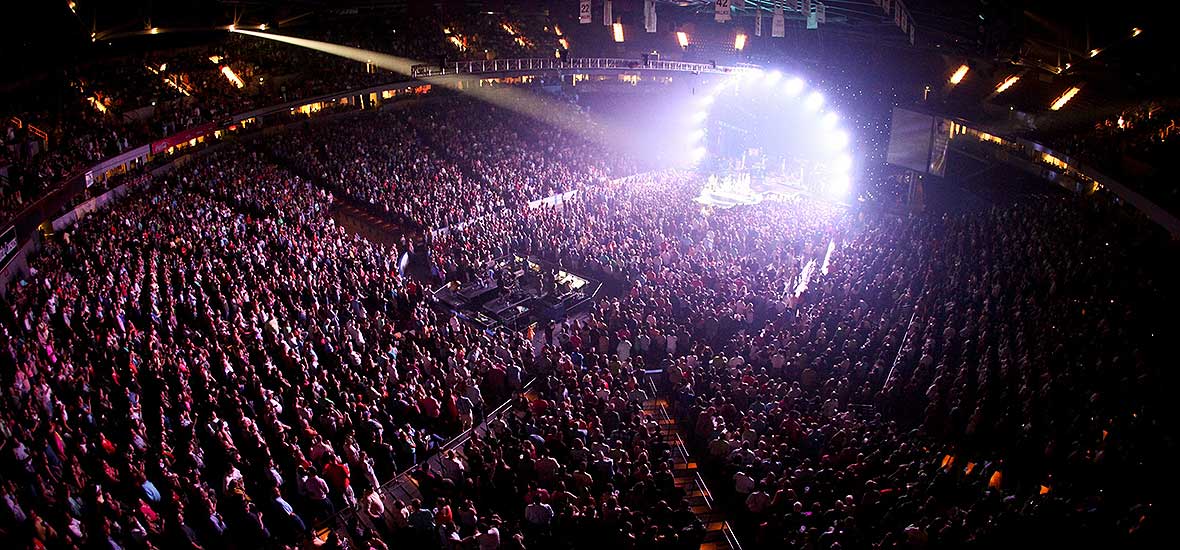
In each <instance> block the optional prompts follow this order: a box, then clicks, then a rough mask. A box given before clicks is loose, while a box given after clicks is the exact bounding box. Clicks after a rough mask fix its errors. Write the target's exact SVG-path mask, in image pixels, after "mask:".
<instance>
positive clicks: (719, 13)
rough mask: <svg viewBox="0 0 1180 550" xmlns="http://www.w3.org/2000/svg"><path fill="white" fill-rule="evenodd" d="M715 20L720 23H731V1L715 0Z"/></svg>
mask: <svg viewBox="0 0 1180 550" xmlns="http://www.w3.org/2000/svg"><path fill="white" fill-rule="evenodd" d="M713 6H714V8H715V10H714V11H713V20H714V21H716V22H718V23H724V22H726V21H729V6H730V0H713Z"/></svg>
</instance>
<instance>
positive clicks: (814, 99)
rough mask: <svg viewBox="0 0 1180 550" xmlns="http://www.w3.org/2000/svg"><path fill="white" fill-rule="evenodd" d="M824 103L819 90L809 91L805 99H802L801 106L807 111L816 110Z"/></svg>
mask: <svg viewBox="0 0 1180 550" xmlns="http://www.w3.org/2000/svg"><path fill="white" fill-rule="evenodd" d="M823 104H824V95H823V94H821V93H819V92H811V95H808V96H807V99H806V100H804V101H803V106H804V107H806V108H807V110H808V111H816V110H818V109H819V108H820V106H822V105H823Z"/></svg>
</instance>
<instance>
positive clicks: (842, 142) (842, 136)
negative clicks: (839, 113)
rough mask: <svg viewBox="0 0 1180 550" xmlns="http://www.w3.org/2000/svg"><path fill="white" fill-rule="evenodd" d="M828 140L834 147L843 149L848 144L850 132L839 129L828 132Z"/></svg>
mask: <svg viewBox="0 0 1180 550" xmlns="http://www.w3.org/2000/svg"><path fill="white" fill-rule="evenodd" d="M827 141H828V145H829V146H830V147H831V148H832V149H843V148H845V147H847V146H848V133H847V132H843V131H839V130H837V131H835V132H832V133H830V134H828V136H827Z"/></svg>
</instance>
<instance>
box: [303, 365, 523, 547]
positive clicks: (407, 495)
mask: <svg viewBox="0 0 1180 550" xmlns="http://www.w3.org/2000/svg"><path fill="white" fill-rule="evenodd" d="M536 381H537V379H536V378H533V379H532V380H529V381H528V382H527V383H526V384H525V385H524V386H523V387H522V388H521V389H520V391H521V393H528V392H529V391H530V390H531V389H532V386H533V383H534V382H536ZM512 403H513V399H512V398H509V399H507V400H505V401H504V402H503V403H501V404H500V406H498V407H496V408H495V409H493V410H492V411H491V412H489V413H488V414H487V415H485V416H484V419H483V420H482V421H480V423H479V424H477V425H475V426H472V427H470V428H468V429H466V430H464V431H463V432H462V433H460V434H459V435H456V436H455V437H452V438H451V439H450V440H448V441H447V442H446V443H443V444H442V445H441V446H439V447H438V449H436V450H435V452H434V454H432V455H430V457H429V458H426V459H424V460H422V461H420V462H418V463H417V464H414V465H413V466H410V467H409V468H406V469H405V470H403V471H402V472H401V473H398V474H397V475H395V476H393V478H391V479H390V480H389V481H387V482H385V483H383V484H382V485H381V487H379V488H378V489H377V490H376V491H375V492H376V493H377V495H378V496H379V497H380V498H381V502H382V504H384V509H385V516H384V517H383V518H382V520H383V521H386V522H387V523H388V520H389V518H390V517H391V514H393V513H394V512H396V511H397V510H398V509H399V508H397V507H396V506H397V505H398V503H399V502H401V503H408V502H410V501H411V500H413V499H415V498H420V497H421V496H422V494H421V493H420V492H418V485H417V483H416V482H415V481H414V479H413V477H412V476H413V474H414V473H415V472H417V471H419V470H422V469H424V468H432V467H435V466H436V465H437V464H438V463H439V461H440V460H441V459H442V456H443V454H444V453H445V452H446V451H449V450H453V449H457V448H459V447H462V446H463V444H465V443H467V441H468V440H469V439H471V436H472V435H476V434H484V433H487V430H488V422H490V421H492V420H493V419H496V418H499V417H500V416H502V415H503V414H504V413H505V411H507V410H508V407H510V406H511V405H512ZM361 498H363V497H361ZM361 504H363V500H361V499H360V498H358V501H357V505H356V506H349V507H347V508H344V509H343V510H339V511H337V512H336V513H335V514H333V515H332V516H331V517H328V518H326V519H323V520H321V521H319V522H317V523H316V525H315V528H314V529H313V530H312V532H313V533H314V534H316V536H318V537H321V538H325V537H326V534H323V532H324V530H329V531H333V532H335V533H336V536H337V537H339V538H343V539H345V540H348V541H350V542H351V541H352V534H353V529H352V526H353V525H355V524H357V523H359V524H361V525H362V526H363V527H365V528H366V529H368V530H370V531H372V530H373V524H372V519H371V518H369V516H368V514H361V513H358V511H359V510H360V509H361V506H360V505H361Z"/></svg>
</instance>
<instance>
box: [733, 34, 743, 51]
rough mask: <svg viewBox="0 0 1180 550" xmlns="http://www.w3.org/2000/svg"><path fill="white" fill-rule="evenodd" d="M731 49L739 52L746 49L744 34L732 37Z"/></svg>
mask: <svg viewBox="0 0 1180 550" xmlns="http://www.w3.org/2000/svg"><path fill="white" fill-rule="evenodd" d="M733 49H735V50H737V51H739V52H740V51H742V50H744V49H746V34H745V33H738V35H737V36H735V37H733Z"/></svg>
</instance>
